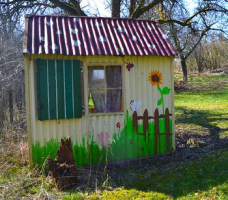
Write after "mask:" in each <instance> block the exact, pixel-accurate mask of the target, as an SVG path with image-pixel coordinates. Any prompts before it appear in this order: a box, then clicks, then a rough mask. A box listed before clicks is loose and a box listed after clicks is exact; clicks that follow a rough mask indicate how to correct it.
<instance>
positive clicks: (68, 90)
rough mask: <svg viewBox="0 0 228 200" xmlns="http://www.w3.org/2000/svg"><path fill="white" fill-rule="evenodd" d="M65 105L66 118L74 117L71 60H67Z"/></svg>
mask: <svg viewBox="0 0 228 200" xmlns="http://www.w3.org/2000/svg"><path fill="white" fill-rule="evenodd" d="M64 62H65V73H64V74H65V101H66V102H65V106H66V108H65V109H66V116H65V117H66V118H67V119H69V118H73V101H72V95H73V94H72V70H71V61H70V60H65V61H64Z"/></svg>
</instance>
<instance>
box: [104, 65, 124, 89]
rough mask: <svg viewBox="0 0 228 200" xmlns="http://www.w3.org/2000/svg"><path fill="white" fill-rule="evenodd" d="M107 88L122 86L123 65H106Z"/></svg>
mask: <svg viewBox="0 0 228 200" xmlns="http://www.w3.org/2000/svg"><path fill="white" fill-rule="evenodd" d="M106 80H107V88H120V87H122V79H121V66H107V67H106Z"/></svg>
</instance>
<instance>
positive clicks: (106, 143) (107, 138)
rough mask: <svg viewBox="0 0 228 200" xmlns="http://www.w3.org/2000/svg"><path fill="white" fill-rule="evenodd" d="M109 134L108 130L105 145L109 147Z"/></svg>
mask: <svg viewBox="0 0 228 200" xmlns="http://www.w3.org/2000/svg"><path fill="white" fill-rule="evenodd" d="M109 138H110V137H109V134H108V132H106V133H105V145H106V147H108V140H109Z"/></svg>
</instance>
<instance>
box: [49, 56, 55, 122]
mask: <svg viewBox="0 0 228 200" xmlns="http://www.w3.org/2000/svg"><path fill="white" fill-rule="evenodd" d="M48 77H49V90H48V91H49V112H50V119H56V118H57V113H56V112H57V110H56V82H55V60H49V61H48Z"/></svg>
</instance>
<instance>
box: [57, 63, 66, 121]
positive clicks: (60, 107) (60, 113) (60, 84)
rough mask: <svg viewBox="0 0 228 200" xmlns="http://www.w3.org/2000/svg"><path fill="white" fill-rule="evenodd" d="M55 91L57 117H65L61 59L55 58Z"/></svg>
mask: <svg viewBox="0 0 228 200" xmlns="http://www.w3.org/2000/svg"><path fill="white" fill-rule="evenodd" d="M56 62H57V93H58V106H57V107H58V119H64V118H65V114H64V113H65V107H64V83H63V62H64V61H63V60H57V61H56Z"/></svg>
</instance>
